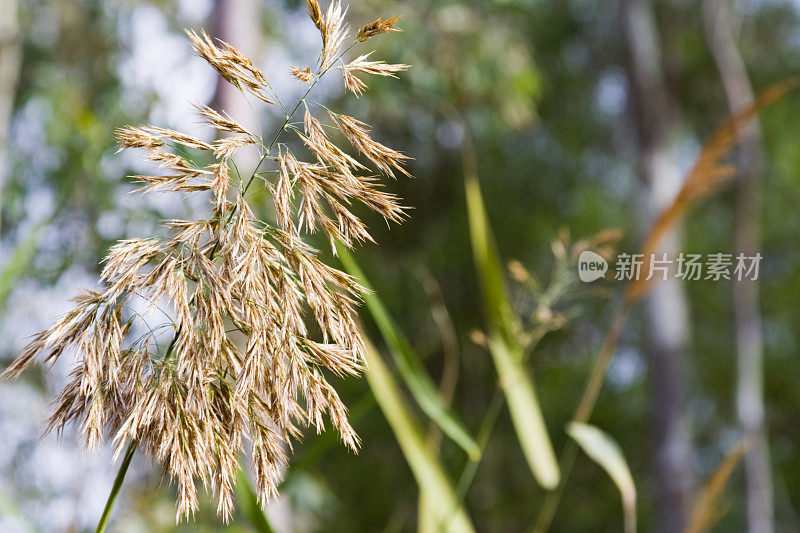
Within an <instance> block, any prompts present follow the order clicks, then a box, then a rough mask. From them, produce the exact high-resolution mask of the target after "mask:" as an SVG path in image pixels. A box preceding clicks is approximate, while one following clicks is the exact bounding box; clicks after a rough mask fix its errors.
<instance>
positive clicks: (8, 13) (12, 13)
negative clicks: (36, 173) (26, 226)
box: [0, 0, 22, 199]
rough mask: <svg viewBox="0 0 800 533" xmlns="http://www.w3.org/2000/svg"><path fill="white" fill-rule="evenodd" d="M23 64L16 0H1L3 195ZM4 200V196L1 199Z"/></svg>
mask: <svg viewBox="0 0 800 533" xmlns="http://www.w3.org/2000/svg"><path fill="white" fill-rule="evenodd" d="M21 64H22V36H21V34H20V31H19V20H18V18H17V0H2V1H0V195H2V190H3V181H4V177H5V176H4V174H5V172H7V169H8V165H7V164H6V160H5V159H6V150H7V146H6V144H7V142H8V130H9V127H10V126H11V116H12V114H13V111H14V96H15V95H16V93H17V81H18V80H19V70H20V66H21ZM0 199H2V198H0Z"/></svg>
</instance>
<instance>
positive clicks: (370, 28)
mask: <svg viewBox="0 0 800 533" xmlns="http://www.w3.org/2000/svg"><path fill="white" fill-rule="evenodd" d="M398 20H400V17H390V18H388V19H386V20H384V19H383V17H380V18H379V19H377V20H375V21H373V22H370V23H369V24H367V25H366V26H364V27H363V28H361V29H360V30H358V37H357V38H358V40H359V42H362V43H363V42H364V41H366V40H367V39H369V38H371V37H375V36H376V35H380V34H381V33H387V32H390V31H403V30H401V29H400V28H395V27H394V25H395V24H397V21H398Z"/></svg>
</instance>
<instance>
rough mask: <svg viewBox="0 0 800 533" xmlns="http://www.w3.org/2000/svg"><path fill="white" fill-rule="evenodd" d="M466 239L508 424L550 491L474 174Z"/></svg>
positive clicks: (554, 481)
mask: <svg viewBox="0 0 800 533" xmlns="http://www.w3.org/2000/svg"><path fill="white" fill-rule="evenodd" d="M464 185H465V188H466V195H467V214H468V216H469V228H470V239H471V241H472V253H473V259H474V261H475V269H476V270H477V273H478V276H479V278H480V282H481V288H482V291H483V297H484V307H485V310H486V316H487V320H488V329H489V350H490V352H491V354H492V359H493V360H494V364H495V367H496V369H497V374H498V378H499V381H500V385H501V387H502V388H503V392H504V393H505V396H506V401H507V403H508V409H509V413H510V414H511V421H512V422H513V424H514V429H515V431H516V433H517V439H518V440H519V443H520V446H521V447H522V451H523V452H524V454H525V459H526V460H527V462H528V465H529V467H530V469H531V472H532V473H533V476H534V477H535V478H536V480H537V481H538V482H539V484H540V485H541V486H542V487H544V488H546V489H553V488H555V487H556V486H557V485H558V483H559V480H560V477H561V476H560V471H559V467H558V463H557V461H556V456H555V453H554V452H553V445H552V443H551V442H550V436H549V434H548V433H547V427H546V426H545V423H544V417H543V416H542V410H541V408H540V406H539V401H538V399H537V397H536V390H535V388H534V384H533V380H532V378H531V376H530V375H529V374H528V372H527V371H526V369H525V365H524V364H523V356H524V351H523V349H522V346H521V345H520V343H519V339H518V338H517V337H516V334H515V331H516V328H515V327H514V320H515V319H514V315H513V313H512V311H511V305H510V304H509V301H508V295H507V293H506V288H505V281H504V277H503V267H502V263H501V261H500V257H499V255H498V253H497V250H496V248H495V245H494V240H493V237H492V232H491V228H490V226H489V221H488V219H487V215H486V209H485V207H484V203H483V197H482V195H481V190H480V185H479V184H478V180H477V176H476V175H475V174H474V173H473V172H467V173H466V174H465V179H464Z"/></svg>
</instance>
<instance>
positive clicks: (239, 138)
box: [4, 0, 408, 519]
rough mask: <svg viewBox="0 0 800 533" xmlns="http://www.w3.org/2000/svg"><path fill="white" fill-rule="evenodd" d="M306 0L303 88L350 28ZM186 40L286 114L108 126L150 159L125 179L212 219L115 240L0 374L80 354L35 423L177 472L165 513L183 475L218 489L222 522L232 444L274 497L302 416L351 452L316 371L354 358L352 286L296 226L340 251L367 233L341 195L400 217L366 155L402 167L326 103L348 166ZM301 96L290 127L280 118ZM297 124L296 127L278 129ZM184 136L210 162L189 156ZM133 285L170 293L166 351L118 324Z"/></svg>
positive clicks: (195, 38)
mask: <svg viewBox="0 0 800 533" xmlns="http://www.w3.org/2000/svg"><path fill="white" fill-rule="evenodd" d="M307 7H308V12H309V15H310V17H311V20H312V22H313V23H314V24H315V25H316V26H317V28H318V29H319V31H320V34H321V41H322V48H321V52H320V55H319V59H318V61H317V65H316V66H315V68H314V70H313V71H312V69H311V68H309V67H306V68H303V69H298V68H292V70H291V72H292V74H293V75H294V76H295V77H296V78H297V79H298V80H300V81H303V82H305V83H308V84H309V89H308V90H309V92H310V91H311V89H312V88H313V87H314V85H315V84H316V82H317V80H319V79H320V78H321V77H322V76H323V75H325V73H326V72H327V71H328V70H330V68H331V67H332V66H333V65H334V64H335V63H336V62H338V61H340V60H342V58H343V56H344V55H345V53H346V51H347V50H349V48H346V47H345V45H346V43H347V40H348V39H349V37H348V30H347V25H346V23H345V14H346V9H342V7H341V5H340V3H339V2H338V0H334V1H333V2H332V3H331V4H330V6H329V8H328V9H327V11H326V12H325V14H324V15H323V14H322V13H323V12H322V10H321V9H320V7H319V4H318V3H317V1H316V0H308V2H307ZM395 22H396V18H392V19H387V20H386V21H383V20H382V19H378V21H376V22H375V23H373V24H372V25H370V26H367V27H366V28H370V27H372V28H373V29H371V30H366V29H362V31H361V32H359V37H357V38H355V39H352V44H356V43H358V42H359V41H363V40H365V39H364V38H363V35H369V36H371V35H376V34H377V33H382V32H386V31H393V25H394V23H395ZM362 34H363V35H362ZM187 35H188V37H189V39H190V40H191V43H192V46H193V48H194V50H195V52H196V53H197V54H198V55H199V56H201V57H202V58H203V59H205V60H206V61H207V62H208V63H209V64H210V65H211V66H212V67H213V68H214V69H216V70H217V72H219V74H220V75H221V76H222V77H223V78H224V79H225V80H227V81H228V82H230V83H232V84H233V85H235V86H236V87H238V88H239V89H241V90H242V91H243V92H246V93H248V94H251V95H253V96H255V97H257V98H259V99H260V100H262V101H264V102H266V103H267V104H270V105H274V106H275V107H276V108H279V109H280V110H282V111H283V115H282V116H283V117H285V122H284V123H283V124H282V126H281V127H280V129H279V130H278V132H277V134H276V135H275V137H274V138H272V140H271V142H270V141H269V140H267V141H265V139H264V138H262V137H261V136H260V135H257V134H256V133H254V132H251V131H249V130H248V129H247V128H245V127H244V126H242V125H241V124H239V123H238V122H236V121H235V120H234V119H232V118H231V117H230V116H228V115H227V114H225V113H224V112H221V111H216V110H214V109H211V108H209V107H200V108H198V112H199V114H200V116H201V117H202V118H203V119H204V121H205V122H206V123H207V124H208V125H210V126H211V127H213V128H214V129H215V130H217V131H218V132H219V133H220V134H221V135H222V136H220V137H219V139H218V140H217V141H215V142H213V143H209V142H205V141H203V140H201V139H197V138H194V137H192V136H189V135H185V134H183V133H180V132H177V131H174V130H170V129H166V128H159V127H155V126H141V127H131V126H127V127H124V128H121V129H119V130H117V132H116V136H117V138H118V140H119V143H120V146H121V149H127V148H136V149H141V150H143V151H144V154H145V156H146V157H147V158H148V159H150V160H151V161H153V162H154V163H156V164H157V165H158V166H159V167H160V168H162V169H163V170H164V172H163V173H160V174H158V175H152V176H151V175H139V176H134V177H133V179H134V180H135V181H136V182H138V183H139V184H140V185H141V187H140V189H139V190H141V191H143V192H158V193H166V194H172V193H204V194H207V195H208V199H209V215H208V217H207V218H205V219H200V220H168V221H164V225H165V226H166V227H167V228H168V229H169V230H170V231H171V232H172V234H171V236H169V237H164V238H139V239H129V240H124V241H120V242H118V243H117V244H116V245H114V246H112V247H111V249H110V250H109V253H108V256H107V257H106V258H105V260H104V264H103V270H102V273H101V280H102V282H103V284H104V288H103V290H102V291H100V292H95V291H86V292H84V293H83V294H82V295H80V296H78V297H77V298H76V299H75V307H74V308H73V309H72V310H71V311H70V312H68V313H67V314H65V315H64V316H62V317H61V318H60V319H59V320H58V321H57V322H56V323H55V324H54V325H53V326H52V327H51V328H49V329H48V330H46V331H43V332H41V333H38V334H36V335H35V336H34V337H33V339H32V341H31V342H30V344H28V346H27V347H26V348H25V349H24V350H23V351H22V353H21V354H20V355H19V357H18V358H17V359H16V360H15V361H14V362H13V363H12V365H11V366H10V367H9V368H8V369H7V370H6V371H5V373H4V376H6V377H9V376H16V375H18V374H19V373H20V372H22V371H23V370H24V369H25V368H26V367H28V366H29V365H30V364H31V363H32V362H33V361H35V360H38V361H40V362H42V363H45V364H46V363H50V362H53V361H54V360H55V359H56V358H58V357H60V356H61V355H62V354H63V353H64V352H65V351H68V350H71V351H75V352H77V354H78V357H77V361H76V364H75V367H74V368H73V370H72V372H71V373H70V376H69V378H70V379H69V382H68V383H67V385H66V386H65V388H64V390H63V391H62V392H61V394H60V395H59V397H58V398H57V400H56V403H55V409H54V412H53V414H52V416H51V418H50V420H49V425H48V428H49V429H55V430H60V429H61V428H63V427H64V426H65V425H67V424H69V423H77V424H78V425H79V426H80V428H81V431H82V433H83V438H84V439H85V441H86V444H87V446H88V447H89V448H92V447H94V446H96V445H97V444H98V443H99V442H101V441H102V440H104V439H106V438H110V439H111V440H112V441H113V442H114V444H115V445H116V448H117V454H119V453H120V451H121V450H123V449H124V448H125V447H126V446H127V445H128V443H130V442H133V443H136V445H137V447H138V449H140V450H143V451H144V452H145V453H146V454H147V455H149V456H150V457H151V458H152V459H153V460H155V461H156V462H158V463H160V464H162V465H163V468H164V472H165V473H166V474H168V475H169V477H170V478H172V479H174V480H176V482H177V485H178V502H177V507H178V518H179V519H180V517H188V516H189V515H190V514H193V513H194V511H195V510H196V509H197V506H198V501H197V486H196V483H197V482H198V481H200V482H201V483H202V484H203V485H205V486H206V487H207V488H211V489H213V490H214V491H215V492H216V494H217V496H218V498H219V506H218V512H219V513H220V514H222V515H223V516H225V518H226V519H227V518H228V517H229V516H230V514H231V511H232V509H233V482H234V477H235V474H236V470H237V469H238V468H239V461H240V458H241V457H242V456H243V454H244V453H245V452H246V451H249V454H250V456H251V458H252V466H253V473H254V476H255V479H256V481H257V484H258V492H259V498H260V501H261V502H262V504H263V503H264V502H266V501H267V500H268V499H269V497H270V496H272V495H274V494H275V493H276V490H277V484H278V482H279V481H280V473H281V471H282V470H283V465H284V463H285V462H286V461H287V457H286V451H285V450H286V448H287V446H290V445H291V441H292V440H293V439H296V438H298V437H299V436H300V429H301V427H304V426H309V425H312V426H314V427H315V428H316V429H317V431H322V430H323V429H324V427H325V424H326V420H328V421H329V422H330V424H331V425H332V426H333V427H334V428H335V429H336V430H337V431H338V433H339V435H340V437H341V439H342V441H343V442H344V443H345V444H346V445H347V446H348V447H350V448H351V449H353V450H356V449H357V448H358V445H359V440H358V436H357V435H356V433H355V431H354V430H353V428H352V427H351V426H350V424H349V422H348V420H347V408H346V407H345V405H344V404H343V403H342V401H341V400H340V399H339V396H338V394H337V393H336V391H335V390H334V388H333V387H332V386H331V385H330V383H329V382H328V381H327V379H326V374H328V373H332V374H335V375H337V376H348V375H356V374H358V373H359V372H360V371H361V370H362V368H363V354H364V343H363V341H362V339H361V337H360V334H359V329H358V327H357V324H356V311H355V309H356V306H357V304H358V302H359V299H360V297H361V296H362V295H363V293H364V291H365V289H364V288H363V287H361V286H360V285H359V284H358V283H356V281H355V280H354V279H353V278H352V277H351V276H349V275H347V274H345V273H343V272H341V271H339V270H337V269H335V268H332V267H330V266H328V265H326V264H325V263H324V262H322V261H321V260H320V259H319V257H318V251H317V250H315V249H313V248H312V247H311V246H309V245H308V244H307V243H306V242H305V238H306V237H307V235H308V234H309V233H312V232H317V231H321V232H323V233H324V234H326V236H327V237H328V239H329V240H330V242H331V246H332V247H333V245H334V243H335V241H336V240H339V241H341V242H343V243H344V244H346V245H347V246H353V245H354V244H355V243H357V242H362V241H365V240H372V238H371V236H370V234H369V232H368V229H367V226H366V224H365V223H364V222H363V221H362V220H360V219H359V218H358V217H357V216H356V215H355V214H353V213H352V211H351V208H352V205H353V204H355V203H361V204H363V205H365V206H367V207H368V208H369V209H371V210H373V211H375V212H377V213H379V214H380V215H382V216H383V217H384V218H385V219H386V220H387V221H394V222H400V221H401V220H402V219H403V218H404V209H403V208H402V207H401V206H400V205H399V203H398V198H397V197H396V196H394V195H393V194H391V193H388V192H386V191H384V190H382V189H381V186H380V183H379V180H378V179H377V176H376V174H374V173H370V171H369V165H373V166H374V168H375V170H376V171H377V173H381V174H383V175H385V176H389V177H394V175H395V174H394V173H395V171H398V172H401V173H403V174H406V175H408V171H406V170H405V168H404V166H403V163H404V162H405V160H406V159H408V158H407V156H405V155H403V154H401V153H400V152H397V151H395V150H392V149H390V148H388V147H386V146H384V145H382V144H380V143H377V142H376V141H374V140H373V139H372V138H371V137H370V136H369V131H370V130H369V127H368V126H367V125H366V124H364V123H363V122H361V121H359V120H357V119H355V118H353V117H349V116H345V115H339V114H337V113H335V112H333V111H328V112H326V113H325V117H326V120H328V119H329V120H330V124H329V125H328V127H329V128H330V127H333V128H338V130H339V131H340V133H341V137H342V138H345V139H347V140H348V141H349V143H350V144H351V145H352V147H354V148H355V152H357V153H360V154H361V155H362V156H363V157H364V158H365V161H363V162H362V161H359V159H357V157H358V156H357V154H355V153H354V154H351V153H348V151H347V150H345V149H343V148H340V147H339V146H337V144H336V143H335V141H334V139H333V138H332V136H331V135H330V134H329V133H328V131H326V125H325V124H323V122H322V121H321V119H320V118H318V117H316V116H314V113H313V111H315V110H319V109H321V106H315V105H314V104H313V103H311V102H310V101H308V100H307V98H306V97H304V98H303V99H302V100H301V101H300V102H298V103H297V105H296V106H295V107H294V109H293V110H291V108H286V107H284V106H283V105H282V103H281V101H280V98H279V97H278V95H277V94H275V92H274V91H273V89H272V86H271V85H270V84H269V82H268V80H267V76H266V74H264V73H263V72H261V70H259V69H258V68H257V67H256V66H255V65H254V64H253V62H252V61H251V60H250V59H248V58H247V57H245V56H244V55H242V54H241V52H239V51H238V50H237V49H236V48H234V47H233V46H231V45H229V44H227V43H224V42H221V41H215V40H212V39H211V38H210V37H209V36H208V35H207V34H206V33H205V32H202V31H201V32H199V33H198V32H194V31H187ZM368 55H369V54H367V55H364V56H361V57H359V58H358V59H356V60H355V61H353V62H351V63H349V64H347V65H349V66H345V67H343V72H347V71H348V69H349V70H350V71H358V72H362V73H365V74H376V75H383V76H386V75H393V74H394V73H395V72H398V71H400V70H404V69H405V68H407V66H406V65H386V64H384V63H383V62H380V61H366V58H367V57H368ZM306 96H308V93H307V94H306ZM300 108H303V109H302V111H303V113H304V118H303V128H302V130H300V129H296V128H295V129H293V128H292V126H291V119H292V117H293V116H294V115H295V114H296V112H298V111H299V110H300ZM295 134H296V138H294V140H293V139H292V138H284V137H287V136H293V135H295ZM267 139H270V137H268V138H267ZM247 146H251V147H256V148H257V149H258V150H259V151H260V153H261V156H262V157H261V161H260V162H259V164H258V166H257V168H256V169H255V170H253V172H252V174H251V175H250V176H249V179H240V180H239V181H236V180H233V179H232V178H231V172H232V170H233V169H235V168H236V166H235V165H234V160H235V158H236V156H237V154H238V152H239V151H240V150H241V149H242V148H244V147H247ZM187 149H189V150H193V151H196V152H201V153H203V154H205V155H204V157H205V160H208V161H211V163H209V164H206V165H205V166H198V165H195V163H193V162H192V161H191V160H190V159H189V158H188V157H187V156H186V155H185V154H186V153H187ZM268 165H271V166H272V167H273V168H272V169H271V170H270V169H267V168H265V167H267V166H268ZM239 168H241V166H240V167H239ZM243 177H244V178H247V177H248V176H243ZM254 181H263V182H264V184H265V186H266V187H267V189H268V190H269V191H270V193H271V195H272V200H273V202H274V207H275V216H274V219H272V220H260V219H258V218H256V216H255V214H254V213H253V211H252V210H251V209H250V206H249V205H248V203H247V201H246V195H245V193H246V192H247V190H248V188H249V187H250V185H251V183H253V182H254ZM236 185H238V189H235V187H236ZM134 297H136V298H144V299H145V300H146V301H148V302H149V306H150V307H151V308H155V307H157V306H159V305H161V303H162V302H164V301H167V302H169V304H170V305H169V309H170V311H171V315H170V316H171V320H170V321H169V322H166V323H164V324H162V327H166V328H171V329H172V330H173V332H174V334H173V337H172V341H171V343H170V344H169V346H168V347H166V348H163V349H162V347H160V346H158V345H157V343H156V342H155V338H154V337H153V333H152V331H150V333H148V334H146V335H144V336H142V337H139V338H132V335H131V334H130V331H131V329H132V326H133V325H135V324H136V322H137V321H139V320H142V318H141V315H139V314H136V313H132V312H131V307H130V300H131V299H132V298H134ZM148 327H149V326H148ZM156 329H157V328H156Z"/></svg>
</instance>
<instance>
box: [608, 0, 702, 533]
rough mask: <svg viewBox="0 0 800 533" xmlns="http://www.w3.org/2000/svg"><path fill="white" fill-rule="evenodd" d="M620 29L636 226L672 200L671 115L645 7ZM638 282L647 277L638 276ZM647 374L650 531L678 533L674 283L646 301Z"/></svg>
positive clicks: (682, 305)
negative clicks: (652, 499) (636, 187)
mask: <svg viewBox="0 0 800 533" xmlns="http://www.w3.org/2000/svg"><path fill="white" fill-rule="evenodd" d="M622 23H623V27H624V34H625V43H626V48H627V57H628V65H627V67H628V78H629V82H630V96H631V103H632V111H633V116H634V120H635V125H636V132H637V137H638V164H639V173H640V176H641V179H642V182H643V189H644V198H643V201H642V202H641V217H642V222H643V224H642V225H643V227H649V226H651V225H652V223H653V221H654V217H655V216H657V215H658V213H659V212H660V211H661V210H662V209H664V208H665V207H666V206H667V205H668V204H669V203H670V202H672V200H673V199H674V197H675V194H676V193H677V191H678V190H679V188H680V185H681V175H680V171H679V169H678V167H677V165H676V162H675V160H674V158H673V156H672V154H671V153H670V152H671V150H670V137H671V133H672V131H673V124H674V120H675V115H676V113H675V111H674V109H673V107H672V102H671V101H670V98H669V95H668V94H667V90H666V88H665V84H664V74H663V69H662V66H661V51H660V43H659V36H658V32H657V29H656V25H655V21H654V16H653V11H652V6H651V4H650V2H649V1H648V0H623V1H622ZM679 243H680V230H679V229H677V230H674V231H672V232H670V233H669V234H668V235H666V236H665V238H664V239H663V241H662V243H661V245H660V249H659V253H661V252H666V253H667V254H669V256H670V257H672V258H674V257H675V255H676V254H677V252H678V251H679ZM641 275H643V276H646V275H647V272H644V269H643V271H642V274H641ZM646 322H647V330H648V337H649V343H648V344H649V355H650V375H651V380H652V384H653V395H654V397H653V412H654V423H655V439H656V442H655V469H656V484H657V487H656V489H657V506H658V524H659V528H658V529H659V530H660V531H661V532H662V533H672V532H678V531H682V530H683V527H684V524H685V522H686V518H687V513H688V505H689V501H690V491H691V471H690V461H689V450H690V443H689V432H688V429H687V423H686V420H685V417H684V411H685V409H684V407H685V390H684V388H685V379H684V360H685V353H684V352H685V349H686V344H687V339H688V329H689V326H688V307H687V304H686V298H685V295H684V291H683V287H682V285H681V284H680V282H679V281H678V280H676V279H674V278H673V277H672V276H668V279H667V280H666V281H658V282H656V283H655V284H654V285H653V289H652V291H651V293H650V296H649V297H648V299H647V302H646Z"/></svg>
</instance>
